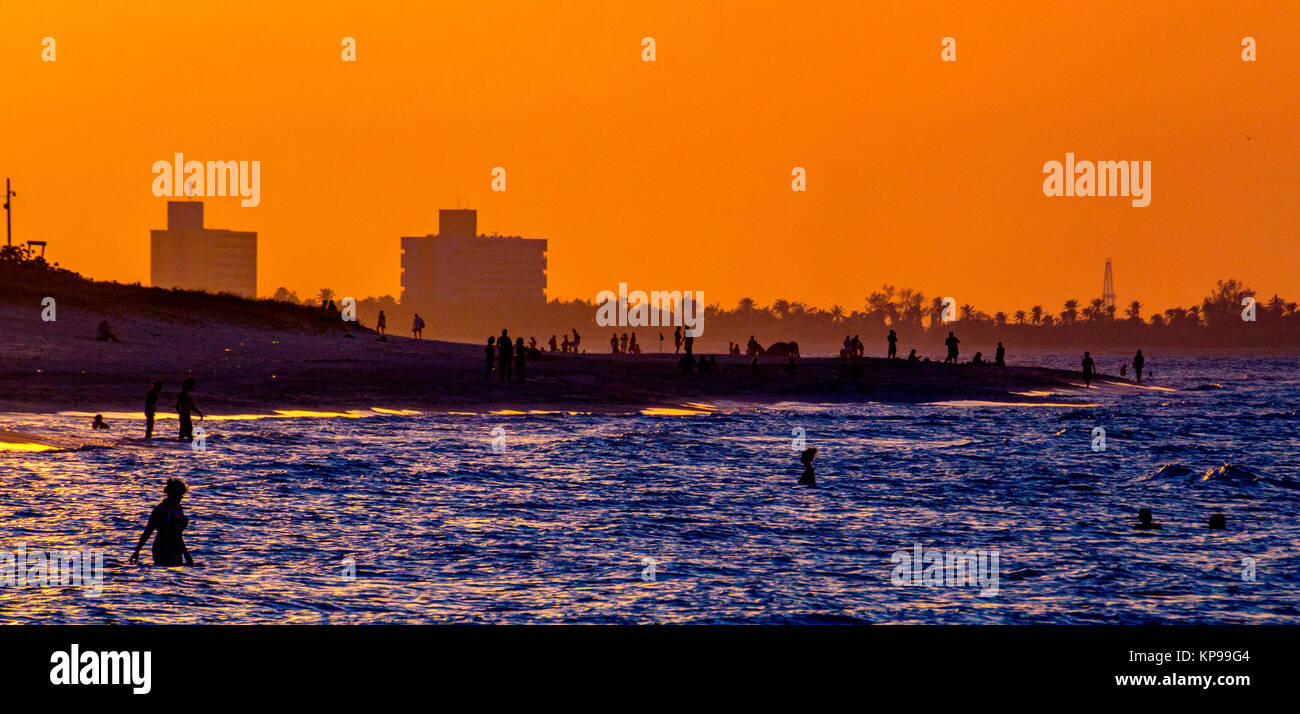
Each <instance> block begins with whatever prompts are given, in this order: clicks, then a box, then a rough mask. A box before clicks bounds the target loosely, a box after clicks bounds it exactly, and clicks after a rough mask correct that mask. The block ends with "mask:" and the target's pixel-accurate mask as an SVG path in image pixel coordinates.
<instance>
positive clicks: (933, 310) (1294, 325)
mask: <svg viewBox="0 0 1300 714" xmlns="http://www.w3.org/2000/svg"><path fill="white" fill-rule="evenodd" d="M331 297H334V291H333V290H329V289H328V288H325V289H322V291H321V293H320V294H318V295H317V296H316V297H315V298H308V299H306V300H304V301H303V302H306V303H309V304H319V302H320V301H321V300H322V299H329V298H331ZM1247 297H1250V298H1253V299H1255V300H1256V301H1257V302H1256V304H1255V305H1254V310H1253V312H1254V314H1253V315H1250V314H1248V312H1249V311H1248V308H1247V306H1246V305H1243V299H1244V298H1247ZM275 299H284V300H289V301H297V300H298V298H297V296H296V295H295V294H294V293H292V291H288V290H286V289H284V288H281V289H280V290H279V291H277V292H276V295H275ZM357 307H358V310H357V312H358V318H359V319H360V320H362V321H363V322H364V323H367V324H373V323H374V318H375V316H376V315H377V314H378V311H379V310H381V309H382V310H384V312H385V314H386V315H387V316H388V319H389V325H398V326H400V325H402V324H405V323H407V322H409V320H410V317H411V311H410V310H409V309H404V308H403V306H402V305H400V304H399V303H398V302H397V301H396V300H394V299H393V298H392V296H387V295H385V296H383V297H379V298H366V299H363V300H358V302H357ZM944 307H945V305H944V300H943V298H942V297H928V296H926V295H925V294H923V293H922V292H920V291H918V290H913V289H911V288H901V289H899V288H895V286H893V285H884V286H882V287H881V288H880V289H879V290H875V291H872V292H871V293H870V294H869V295H867V296H866V299H865V300H864V302H863V305H862V308H861V309H855V310H852V311H850V310H848V309H846V308H845V307H843V306H841V305H832V306H831V307H830V308H828V309H823V308H818V307H815V306H810V305H807V304H806V303H803V302H800V301H795V300H787V299H780V300H775V301H773V302H772V303H771V304H770V305H766V306H760V305H759V304H758V303H756V302H755V301H754V300H753V299H751V298H741V299H740V301H739V302H738V303H737V304H736V306H735V307H734V308H732V309H724V308H723V307H722V306H721V305H718V304H713V305H709V306H707V307H706V308H705V312H704V319H705V331H704V335H703V336H702V337H701V338H700V339H699V340H698V341H697V349H698V350H700V351H703V352H725V351H726V347H727V345H728V343H732V342H735V343H739V344H742V345H743V344H744V342H745V341H746V340H748V338H749V336H750V335H754V336H755V337H756V338H757V339H758V341H759V342H760V343H762V344H764V345H767V344H770V343H771V342H775V341H791V340H793V341H796V342H799V344H800V345H801V347H802V348H803V351H804V353H805V354H808V353H812V352H816V353H822V354H827V353H829V354H838V352H839V349H840V346H841V345H842V342H843V339H844V337H845V336H846V335H848V336H853V335H858V336H859V337H860V338H861V339H862V341H863V342H864V343H866V344H867V352H868V354H874V353H883V352H884V345H885V342H884V339H885V334H886V333H887V332H888V331H889V330H895V331H896V332H897V333H898V336H899V341H900V346H901V345H907V346H908V348H909V349H910V348H911V347H917V348H918V349H923V350H937V349H939V348H940V347H941V345H942V343H943V339H944V338H945V337H946V336H947V334H948V332H949V331H950V330H951V331H954V332H956V333H957V334H958V336H959V337H961V339H962V344H963V347H964V348H967V347H968V346H969V347H968V349H964V350H963V351H968V350H969V351H973V350H974V349H983V346H984V345H985V343H987V345H989V346H991V345H993V344H996V343H997V342H999V341H1001V342H1004V343H1006V344H1007V345H1008V347H1009V348H1013V349H1058V348H1059V349H1067V348H1068V349H1076V348H1078V349H1095V350H1105V349H1116V350H1130V349H1133V348H1142V347H1151V348H1159V347H1186V348H1237V347H1242V348H1289V347H1296V346H1300V305H1297V304H1296V303H1295V302H1292V301H1287V300H1285V299H1283V298H1282V297H1281V296H1279V295H1276V294H1275V295H1273V296H1272V297H1269V298H1261V297H1259V296H1257V295H1256V293H1255V291H1254V290H1252V289H1251V288H1250V287H1248V286H1246V285H1245V284H1244V283H1242V282H1241V281H1240V280H1237V279H1227V280H1219V281H1217V283H1216V285H1215V286H1214V288H1213V289H1212V290H1211V291H1210V293H1209V295H1207V296H1206V297H1205V298H1204V299H1202V300H1201V302H1200V304H1194V305H1191V306H1188V307H1171V308H1167V309H1165V310H1162V311H1159V312H1150V313H1149V314H1148V312H1147V310H1146V305H1145V304H1144V303H1142V302H1141V301H1138V300H1133V301H1130V302H1129V303H1128V304H1127V305H1124V306H1123V307H1122V308H1121V307H1119V306H1115V307H1108V306H1107V305H1106V304H1105V302H1104V301H1103V300H1102V299H1101V298H1093V299H1091V300H1089V301H1088V302H1087V303H1082V302H1080V301H1079V300H1075V299H1070V300H1066V301H1064V303H1062V304H1061V306H1060V308H1059V309H1052V308H1048V307H1045V306H1043V305H1032V306H1029V307H1028V308H1026V309H1021V310H1016V311H1014V312H1010V313H1007V312H1001V311H999V312H995V313H993V314H992V315H989V314H988V313H986V312H984V311H982V310H979V309H977V308H976V307H974V306H973V305H970V304H960V305H956V306H954V307H955V314H954V315H953V317H954V318H955V319H954V320H952V321H951V322H945V321H944V320H943V313H944ZM465 312H468V313H469V314H465V315H453V316H441V317H443V318H445V319H443V320H442V322H441V324H442V325H450V326H451V331H450V332H447V331H446V330H442V331H439V334H438V336H439V337H442V338H451V339H470V338H473V337H476V336H477V335H478V332H482V330H484V329H489V328H491V327H492V326H494V325H498V324H505V323H501V320H503V319H505V320H508V321H509V323H508V324H510V325H512V327H511V330H512V332H514V331H515V330H516V329H517V330H520V333H519V334H523V335H527V336H534V335H535V336H536V337H537V338H538V341H539V342H542V343H544V342H545V341H546V339H547V338H548V337H549V336H550V335H552V334H563V333H564V332H566V331H568V330H571V329H573V328H577V329H578V330H579V331H580V332H582V334H583V335H584V338H592V339H586V340H585V341H584V345H585V346H588V349H590V350H597V347H596V346H597V345H602V344H604V342H605V341H606V340H607V339H608V333H610V332H618V333H619V334H621V333H623V332H633V331H635V332H637V334H638V339H639V341H640V343H641V344H642V345H644V348H643V349H644V350H645V351H646V352H647V353H654V352H656V351H657V343H658V341H659V340H658V335H659V334H660V333H663V334H664V335H666V344H667V351H672V331H673V328H672V327H671V326H669V327H630V326H629V327H617V328H613V327H599V326H597V325H596V324H595V314H596V304H595V303H594V302H592V301H588V300H581V299H577V300H551V301H549V302H548V303H546V305H545V306H539V307H537V308H534V309H530V310H514V311H510V312H509V313H508V314H504V315H503V314H488V313H487V312H486V311H479V310H470V311H465ZM422 315H424V317H425V318H426V319H428V318H429V317H430V316H429V315H428V314H427V313H422ZM1248 317H1253V318H1254V319H1253V320H1248V319H1246V318H1248ZM394 320H397V322H394ZM660 322H661V324H664V323H671V322H672V316H671V314H670V313H663V314H662V315H661V319H660ZM498 329H499V327H498ZM399 334H400V332H399ZM483 334H484V335H486V334H488V333H486V332H484V333H483ZM986 351H987V350H986ZM905 353H906V350H904V354H905Z"/></svg>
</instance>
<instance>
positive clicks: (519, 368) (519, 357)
mask: <svg viewBox="0 0 1300 714" xmlns="http://www.w3.org/2000/svg"><path fill="white" fill-rule="evenodd" d="M527 354H528V350H527V349H525V348H524V338H522V337H520V338H519V340H518V341H517V342H515V372H516V373H517V374H516V377H517V378H518V379H519V381H520V382H522V381H524V362H525V361H526V360H525V359H524V358H525V356H526V355H527Z"/></svg>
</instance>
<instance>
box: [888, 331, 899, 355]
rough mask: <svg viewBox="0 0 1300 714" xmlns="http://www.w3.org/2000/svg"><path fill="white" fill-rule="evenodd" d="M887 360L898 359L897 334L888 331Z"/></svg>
mask: <svg viewBox="0 0 1300 714" xmlns="http://www.w3.org/2000/svg"><path fill="white" fill-rule="evenodd" d="M886 339H888V340H889V359H894V358H896V357H898V333H897V332H894V331H893V330H890V331H889V337H888V338H886Z"/></svg>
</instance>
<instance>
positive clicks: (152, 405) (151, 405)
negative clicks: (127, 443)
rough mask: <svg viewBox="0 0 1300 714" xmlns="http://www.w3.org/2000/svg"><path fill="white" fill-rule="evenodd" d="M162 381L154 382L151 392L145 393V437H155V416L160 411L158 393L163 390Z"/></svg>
mask: <svg viewBox="0 0 1300 714" xmlns="http://www.w3.org/2000/svg"><path fill="white" fill-rule="evenodd" d="M162 386H163V383H162V382H154V383H153V384H152V385H151V386H150V388H149V393H148V394H146V395H144V438H146V439H152V438H153V418H154V414H155V413H156V412H157V411H158V395H159V393H161V392H162Z"/></svg>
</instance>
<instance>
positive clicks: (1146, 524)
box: [1133, 508, 1164, 531]
mask: <svg viewBox="0 0 1300 714" xmlns="http://www.w3.org/2000/svg"><path fill="white" fill-rule="evenodd" d="M1133 530H1137V531H1159V530H1164V526H1162V525H1160V524H1159V523H1156V522H1154V521H1152V520H1151V509H1150V508H1143V509H1140V510H1139V511H1138V524H1137V525H1136V526H1133Z"/></svg>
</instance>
